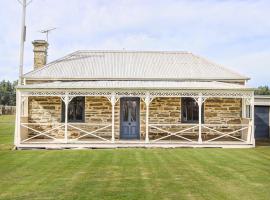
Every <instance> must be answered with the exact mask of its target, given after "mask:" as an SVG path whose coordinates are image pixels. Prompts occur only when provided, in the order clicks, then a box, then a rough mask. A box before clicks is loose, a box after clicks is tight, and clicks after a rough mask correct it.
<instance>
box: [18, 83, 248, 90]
mask: <svg viewBox="0 0 270 200" xmlns="http://www.w3.org/2000/svg"><path fill="white" fill-rule="evenodd" d="M18 88H22V89H97V88H100V89H208V90H209V89H217V90H226V89H229V90H253V89H252V88H249V87H247V86H244V85H238V84H230V83H223V82H216V81H210V82H202V81H200V82H199V81H198V82H197V81H67V82H62V81H55V82H48V83H39V84H29V85H21V86H18Z"/></svg>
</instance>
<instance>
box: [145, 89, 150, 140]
mask: <svg viewBox="0 0 270 200" xmlns="http://www.w3.org/2000/svg"><path fill="white" fill-rule="evenodd" d="M144 102H145V105H146V116H145V142H146V143H148V142H149V105H150V103H151V99H150V95H149V93H147V94H146V97H145V100H144Z"/></svg>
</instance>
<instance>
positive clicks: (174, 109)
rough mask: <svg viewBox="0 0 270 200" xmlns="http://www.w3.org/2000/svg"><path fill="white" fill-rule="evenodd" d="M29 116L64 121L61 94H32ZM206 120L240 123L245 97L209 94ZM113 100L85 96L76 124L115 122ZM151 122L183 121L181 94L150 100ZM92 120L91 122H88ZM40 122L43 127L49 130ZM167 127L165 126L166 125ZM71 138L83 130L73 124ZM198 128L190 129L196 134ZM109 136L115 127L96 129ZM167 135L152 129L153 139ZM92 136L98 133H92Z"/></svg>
mask: <svg viewBox="0 0 270 200" xmlns="http://www.w3.org/2000/svg"><path fill="white" fill-rule="evenodd" d="M28 107H29V115H28V116H29V117H28V119H29V120H28V121H29V122H31V123H60V122H61V99H60V98H59V97H29V105H28ZM145 111H146V109H145V103H144V102H143V101H142V100H141V101H140V134H141V139H144V138H145V116H146V113H145ZM204 113H205V116H204V122H205V123H206V124H210V123H211V124H221V123H225V124H226V123H229V124H240V123H241V99H229V98H228V99H226V98H209V99H207V100H206V102H205V103H204ZM111 120H112V118H111V103H110V102H109V101H108V99H107V98H105V97H86V98H85V122H86V123H73V124H72V125H74V126H76V127H78V128H81V129H83V130H86V131H94V130H95V129H97V128H101V127H104V126H105V125H106V124H107V125H108V124H110V123H111ZM149 123H150V124H179V123H181V98H172V97H171V98H155V99H154V100H153V101H152V102H151V104H150V112H149ZM87 124H90V125H87ZM185 127H186V126H183V127H180V129H179V126H171V127H167V128H168V130H169V131H172V132H176V131H179V130H181V129H184V128H185ZM46 128H51V127H45V126H40V127H39V130H46ZM162 128H164V127H162ZM69 130H70V135H69V137H70V138H75V137H78V136H80V135H82V134H85V133H83V132H80V131H78V130H76V129H72V128H70V129H69ZM196 131H197V130H190V131H189V133H191V134H194V133H195V132H196ZM50 134H51V135H53V136H57V137H59V138H63V135H64V133H63V129H62V130H60V131H54V132H51V133H50ZM95 134H97V135H99V136H101V137H105V138H107V139H110V138H111V127H108V128H106V129H104V130H101V131H98V132H97V133H95ZM119 135H120V100H119V101H118V102H117V103H116V105H115V138H116V139H119ZM165 135H167V134H166V133H164V132H162V131H158V130H155V129H150V133H149V136H150V139H155V138H159V137H161V136H165ZM88 138H89V139H94V137H91V136H89V137H88Z"/></svg>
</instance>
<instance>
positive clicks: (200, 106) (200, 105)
mask: <svg viewBox="0 0 270 200" xmlns="http://www.w3.org/2000/svg"><path fill="white" fill-rule="evenodd" d="M198 104H199V138H198V142H199V143H202V96H199V98H198Z"/></svg>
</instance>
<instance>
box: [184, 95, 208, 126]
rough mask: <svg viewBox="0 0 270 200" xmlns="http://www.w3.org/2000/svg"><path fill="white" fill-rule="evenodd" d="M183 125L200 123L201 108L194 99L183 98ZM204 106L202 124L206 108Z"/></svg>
mask: <svg viewBox="0 0 270 200" xmlns="http://www.w3.org/2000/svg"><path fill="white" fill-rule="evenodd" d="M181 104H182V112H181V113H182V116H181V121H182V123H196V122H199V106H198V104H197V102H196V101H195V100H194V99H193V98H182V102H181ZM203 105H204V104H203ZM203 105H202V122H203V119H204V117H203V115H204V109H203V108H204V106H203Z"/></svg>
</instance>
